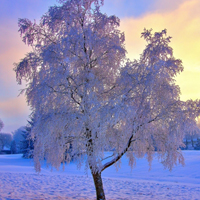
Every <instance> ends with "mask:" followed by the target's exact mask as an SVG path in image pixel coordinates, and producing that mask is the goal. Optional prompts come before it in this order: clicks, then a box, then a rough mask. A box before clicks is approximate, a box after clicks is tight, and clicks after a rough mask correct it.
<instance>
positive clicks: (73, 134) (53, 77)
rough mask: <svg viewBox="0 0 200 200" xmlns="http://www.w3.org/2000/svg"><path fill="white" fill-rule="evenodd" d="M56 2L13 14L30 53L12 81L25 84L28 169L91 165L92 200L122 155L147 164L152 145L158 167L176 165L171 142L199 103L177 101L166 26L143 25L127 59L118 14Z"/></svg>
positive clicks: (91, 2)
mask: <svg viewBox="0 0 200 200" xmlns="http://www.w3.org/2000/svg"><path fill="white" fill-rule="evenodd" d="M59 2H60V3H61V6H53V7H51V8H50V9H49V10H48V12H47V13H46V14H44V15H43V16H42V18H41V20H40V22H39V23H36V22H35V21H34V22H31V21H30V20H28V19H19V32H20V34H21V37H22V40H23V42H25V43H26V44H27V45H30V46H32V49H33V51H32V52H29V53H28V54H27V55H26V57H25V58H24V59H22V60H21V61H20V62H19V63H16V64H15V68H14V70H15V72H16V77H17V82H18V83H19V84H21V82H22V80H25V81H26V82H27V88H25V89H24V90H23V92H24V93H25V95H26V97H27V102H28V104H29V106H30V107H31V109H32V116H31V117H32V118H33V119H34V122H35V123H34V127H33V128H32V130H31V134H32V137H33V138H34V141H35V143H34V160H35V168H36V170H37V171H40V167H41V166H40V161H42V160H43V159H44V158H45V159H46V161H47V163H49V164H51V165H52V166H53V167H56V168H59V166H60V164H61V163H62V162H70V160H71V158H72V157H73V158H76V159H77V160H78V161H79V162H78V165H79V166H81V165H82V164H84V165H85V166H86V167H87V168H88V169H89V170H90V171H91V174H92V176H93V179H94V184H95V188H96V195H97V199H105V194H104V190H103V183H102V178H101V173H102V171H103V170H105V169H106V168H108V167H109V166H111V165H113V164H116V163H118V162H120V159H121V157H122V156H123V155H124V154H126V156H128V158H129V160H130V165H131V166H133V165H134V163H135V157H141V156H144V155H147V159H148V161H149V162H151V161H152V158H153V154H154V152H155V151H154V150H155V148H156V149H157V152H158V153H159V155H160V159H161V161H162V163H163V164H164V166H165V167H168V168H169V169H171V168H172V167H173V166H174V165H175V164H176V163H177V162H179V163H182V164H183V163H184V158H183V156H182V154H181V152H180V151H179V147H180V146H181V145H183V143H182V139H183V136H184V132H185V131H186V130H188V129H193V128H195V127H196V122H195V119H196V117H197V116H198V115H199V101H188V102H183V101H180V97H179V96H180V89H179V87H178V86H177V85H176V83H175V77H176V75H177V74H178V73H180V72H181V71H182V70H183V66H182V62H181V60H179V59H175V58H174V56H173V50H172V48H171V47H170V46H169V42H170V39H171V38H170V37H167V36H166V30H163V31H161V32H158V33H155V34H153V33H152V31H151V30H144V32H143V33H142V37H143V38H144V39H145V40H146V41H147V45H146V48H145V50H144V52H143V53H142V54H141V58H140V59H139V60H134V61H130V60H128V59H127V58H126V49H125V44H124V43H125V37H124V33H123V32H121V31H120V30H119V25H120V20H119V18H117V17H116V16H107V15H106V14H103V13H101V11H100V7H101V6H102V5H103V0H102V1H99V0H62V1H61V0H60V1H59ZM70 145H72V150H71V151H72V152H71V153H70V154H68V153H67V152H68V151H67V149H68V148H69V147H70ZM105 151H112V155H110V156H109V157H105ZM82 154H84V155H86V156H85V157H84V156H82ZM85 158H86V160H85Z"/></svg>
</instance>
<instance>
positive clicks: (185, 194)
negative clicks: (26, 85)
mask: <svg viewBox="0 0 200 200" xmlns="http://www.w3.org/2000/svg"><path fill="white" fill-rule="evenodd" d="M184 156H185V159H186V166H185V167H182V166H179V165H178V166H176V167H175V168H174V170H173V171H172V172H169V171H168V170H164V169H163V166H162V165H161V164H160V163H159V162H158V161H157V160H154V162H153V163H152V170H151V171H149V170H148V169H149V167H148V165H147V163H146V160H145V159H138V160H137V166H136V167H135V168H134V169H133V170H132V172H131V170H130V168H129V166H128V162H127V159H126V158H125V157H124V158H123V159H122V163H121V168H120V169H119V170H118V171H116V170H115V167H114V166H112V167H110V168H108V169H107V170H105V172H103V174H102V177H103V183H104V190H105V194H106V198H107V199H108V200H118V199H119V200H131V199H135V200H136V199H138V200H165V199H166V200H198V199H200V151H185V152H184ZM83 168H84V167H83ZM0 199H1V200H19V199H26V200H34V199H38V200H47V199H52V200H53V199H55V200H56V199H61V200H64V199H69V200H72V199H77V200H94V199H95V188H94V184H93V180H92V177H91V175H90V174H89V172H88V175H86V174H85V172H84V169H81V170H77V167H76V165H75V163H71V164H69V165H68V166H66V170H65V171H56V170H53V171H51V170H50V169H47V168H46V167H44V166H43V168H42V172H41V173H40V174H38V173H35V172H34V169H33V162H32V161H30V160H27V159H23V158H21V155H0Z"/></svg>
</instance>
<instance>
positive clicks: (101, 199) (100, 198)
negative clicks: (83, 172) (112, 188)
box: [92, 172, 106, 200]
mask: <svg viewBox="0 0 200 200" xmlns="http://www.w3.org/2000/svg"><path fill="white" fill-rule="evenodd" d="M92 176H93V180H94V185H95V188H96V197H97V200H105V199H106V198H105V194H104V190H103V182H102V178H101V172H100V173H98V172H97V173H92Z"/></svg>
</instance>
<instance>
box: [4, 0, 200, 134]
mask: <svg viewBox="0 0 200 200" xmlns="http://www.w3.org/2000/svg"><path fill="white" fill-rule="evenodd" d="M0 4H1V6H0V119H1V120H2V121H3V122H4V128H3V129H2V132H8V133H11V132H14V131H15V130H16V129H18V128H19V127H21V126H25V125H26V124H27V120H28V119H29V115H30V113H31V111H30V109H29V107H28V106H27V103H26V99H25V97H24V96H23V95H20V96H19V92H20V90H21V89H23V88H24V87H25V85H24V84H23V85H18V84H17V82H16V77H15V72H14V71H13V68H14V65H13V63H17V62H19V61H20V59H22V58H23V57H24V56H25V54H26V53H27V52H29V51H30V50H31V49H30V47H27V46H26V45H25V44H24V43H23V42H22V41H21V38H20V35H19V33H18V25H17V22H18V19H19V18H28V19H30V20H34V19H35V20H36V21H39V19H40V17H41V16H42V15H43V14H44V13H45V12H47V10H48V8H49V7H50V6H53V5H54V4H58V3H57V2H56V0H48V1H46V0H0ZM101 10H102V12H103V13H107V14H108V15H116V16H118V17H119V18H120V20H121V25H120V29H121V31H123V32H124V33H125V38H126V42H125V43H126V49H127V52H128V54H127V56H128V57H129V58H130V59H132V60H133V59H138V58H139V56H140V54H141V53H142V51H143V50H144V48H145V42H144V40H143V39H142V38H141V32H142V31H143V30H144V28H146V29H151V28H152V29H153V31H161V30H163V29H167V33H168V36H172V42H171V47H172V48H173V50H174V56H175V58H177V59H181V60H182V61H183V66H184V71H183V72H182V73H181V74H180V75H178V76H177V78H176V80H177V84H178V85H179V86H180V88H181V100H184V101H185V100H188V99H193V100H195V99H198V98H200V12H199V10H200V1H199V0H139V1H138V0H104V6H103V7H102V9H101Z"/></svg>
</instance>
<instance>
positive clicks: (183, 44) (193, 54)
mask: <svg viewBox="0 0 200 200" xmlns="http://www.w3.org/2000/svg"><path fill="white" fill-rule="evenodd" d="M170 1H171V0H170ZM164 2H166V1H162V3H164ZM162 6H163V5H162V4H161V3H160V4H158V10H159V9H160V7H162ZM199 8H200V1H199V0H187V1H186V0H185V1H183V0H182V3H181V4H180V5H179V6H177V9H175V10H171V11H169V12H164V13H162V12H156V13H148V14H146V15H145V16H143V17H140V18H124V19H122V20H121V27H120V28H121V30H122V31H124V32H125V36H126V48H127V51H128V57H130V58H131V59H133V58H136V59H137V58H139V54H140V53H142V50H143V49H144V47H145V42H144V41H143V39H140V34H141V32H142V31H143V29H144V28H147V29H150V28H152V29H153V31H161V30H162V29H165V28H166V29H167V30H168V35H169V36H172V42H171V46H172V48H173V49H174V56H175V57H176V58H179V59H181V60H182V61H183V65H184V68H185V70H184V72H183V73H182V74H181V75H180V76H178V77H177V83H178V84H179V85H180V87H181V91H182V96H181V98H182V99H183V100H186V99H190V98H192V99H196V98H200V89H199V88H200V57H199V51H200V26H199V24H200V12H199Z"/></svg>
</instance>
